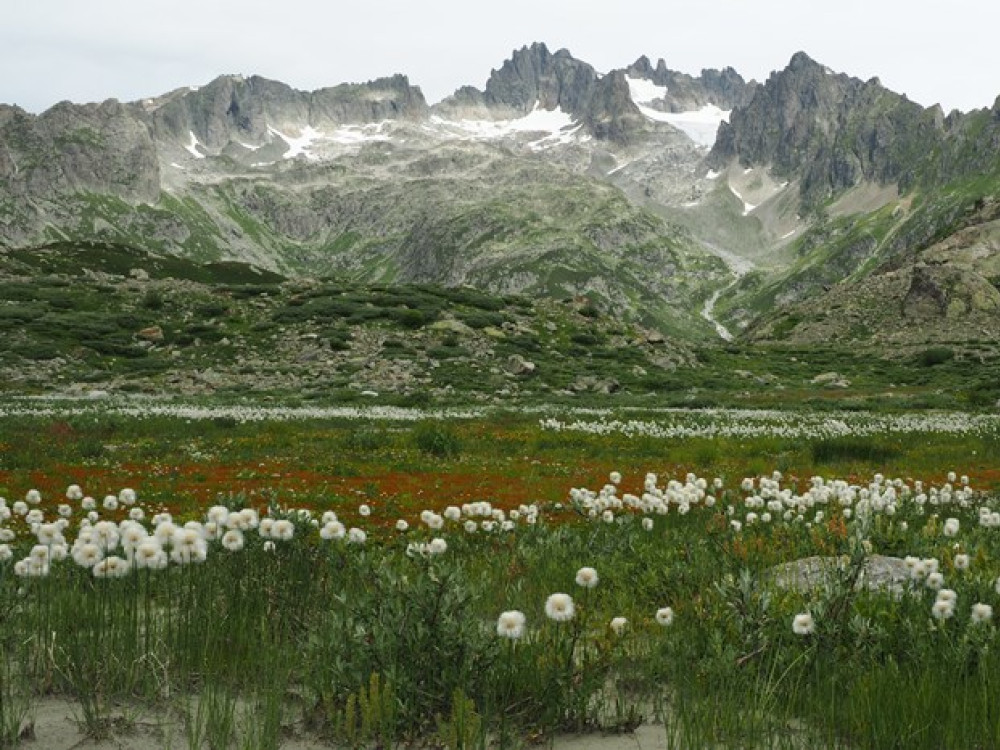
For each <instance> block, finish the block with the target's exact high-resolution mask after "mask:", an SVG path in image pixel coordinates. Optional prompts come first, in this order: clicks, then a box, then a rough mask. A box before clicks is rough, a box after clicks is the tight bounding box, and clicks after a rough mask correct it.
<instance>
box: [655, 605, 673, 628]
mask: <svg viewBox="0 0 1000 750" xmlns="http://www.w3.org/2000/svg"><path fill="white" fill-rule="evenodd" d="M656 622H657V624H658V625H662V626H663V627H665V628H666V627H669V626H671V625H673V623H674V610H673V609H672V608H671V607H660V608H659V609H658V610H656Z"/></svg>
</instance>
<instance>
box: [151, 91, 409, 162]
mask: <svg viewBox="0 0 1000 750" xmlns="http://www.w3.org/2000/svg"><path fill="white" fill-rule="evenodd" d="M151 106H152V107H154V109H153V111H152V119H153V123H154V127H155V131H156V134H157V137H158V138H160V139H163V140H173V141H175V142H177V143H180V144H182V145H187V144H188V143H189V139H190V136H191V134H194V136H195V138H196V140H197V142H198V143H199V144H201V145H203V146H205V147H207V148H208V149H212V150H218V149H222V148H224V147H225V146H227V145H228V144H229V143H238V144H244V145H249V146H260V145H263V144H265V143H267V142H268V141H269V139H270V129H271V128H277V129H283V128H285V127H289V126H291V127H293V128H295V129H296V130H299V129H301V128H304V127H312V128H316V129H317V130H322V129H324V128H330V127H337V126H341V125H345V124H359V123H374V122H380V121H383V120H394V119H400V118H409V119H419V118H422V117H425V116H426V115H427V111H428V108H427V102H426V100H425V99H424V96H423V94H422V93H421V91H420V89H419V88H417V87H415V86H411V85H410V82H409V79H407V77H406V76H403V75H396V76H393V77H391V78H380V79H377V80H374V81H369V82H368V83H345V84H341V85H339V86H333V87H331V88H324V89H319V90H317V91H311V92H310V91H299V90H297V89H293V88H292V87H291V86H288V85H287V84H284V83H281V82H280V81H271V80H268V79H267V78H262V77H260V76H251V77H250V78H244V77H243V76H220V77H218V78H216V79H215V80H213V81H212V82H211V83H209V84H208V85H207V86H203V87H201V88H198V89H191V90H188V91H186V92H181V93H180V94H176V93H175V94H174V95H172V96H170V97H168V98H167V99H166V100H165V101H164V102H163V103H162V104H159V105H157V103H155V102H154V103H153V104H152V105H151Z"/></svg>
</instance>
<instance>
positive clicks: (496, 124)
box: [425, 102, 583, 151]
mask: <svg viewBox="0 0 1000 750" xmlns="http://www.w3.org/2000/svg"><path fill="white" fill-rule="evenodd" d="M582 127H583V126H582V125H581V124H580V123H578V122H576V121H575V120H573V118H572V116H570V115H569V114H568V113H567V112H564V111H563V110H562V109H561V108H560V107H556V108H555V109H542V108H541V106H540V105H539V103H538V102H535V106H534V107H533V108H532V110H531V112H529V113H528V114H526V115H525V116H524V117H519V118H517V119H514V120H446V119H444V118H443V117H440V116H439V115H433V116H432V117H431V118H430V123H429V125H427V126H425V128H426V130H428V131H430V132H435V133H437V134H440V135H445V136H446V137H447V136H450V137H453V138H459V139H463V140H476V141H490V140H502V139H504V138H510V137H512V136H518V135H530V134H535V133H538V134H542V135H541V137H540V138H538V139H536V140H533V141H531V142H530V143H528V147H529V148H531V149H532V150H534V151H539V150H542V149H545V148H550V147H552V146H556V145H559V144H565V143H570V142H572V141H573V140H575V139H576V137H577V134H578V133H579V131H580V129H581V128H582Z"/></svg>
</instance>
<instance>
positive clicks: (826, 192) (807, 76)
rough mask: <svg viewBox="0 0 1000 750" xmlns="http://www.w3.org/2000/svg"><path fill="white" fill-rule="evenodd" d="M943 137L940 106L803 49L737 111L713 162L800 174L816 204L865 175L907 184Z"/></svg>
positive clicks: (806, 200)
mask: <svg viewBox="0 0 1000 750" xmlns="http://www.w3.org/2000/svg"><path fill="white" fill-rule="evenodd" d="M944 135H945V132H944V127H943V120H942V118H941V115H940V109H939V108H931V109H924V108H923V107H921V106H920V105H919V104H915V103H914V102H911V101H909V100H908V99H907V98H906V97H905V96H901V95H899V94H896V93H893V92H891V91H889V90H888V89H886V88H884V87H883V86H882V85H881V83H880V82H879V80H878V79H877V78H873V79H871V80H870V81H861V80H859V79H856V78H851V77H849V76H846V75H843V74H836V73H833V72H832V71H830V70H829V69H827V68H825V67H824V66H822V65H820V64H819V63H817V62H816V61H814V60H812V59H811V58H810V57H809V56H808V55H806V54H805V53H803V52H799V53H796V54H795V56H794V57H792V59H791V62H790V63H789V64H788V67H786V68H785V69H784V70H782V71H780V72H777V73H774V74H772V75H771V76H770V78H768V80H767V82H766V83H764V84H763V85H762V86H759V87H757V88H756V90H755V91H754V93H753V97H752V98H751V100H750V101H749V102H748V103H747V104H746V105H745V106H742V107H737V108H736V109H734V110H733V112H732V115H731V116H730V119H729V122H728V123H727V124H723V125H722V126H721V127H720V130H719V136H718V139H717V141H716V144H715V147H714V148H713V149H712V152H711V154H710V158H709V161H710V163H711V164H712V165H714V166H716V167H721V166H723V165H725V164H728V163H729V162H731V161H733V160H738V161H739V163H740V164H742V165H744V166H768V167H770V168H771V169H772V171H773V173H774V175H775V176H776V177H781V178H786V179H798V180H799V184H800V193H801V197H802V202H803V204H805V206H806V207H812V206H816V205H818V204H819V203H820V202H822V201H823V200H825V199H826V198H828V197H830V196H832V195H834V194H836V193H838V192H840V191H842V190H845V189H847V188H850V187H853V186H855V185H857V184H859V183H861V182H862V181H865V180H867V181H871V182H876V183H880V184H889V183H898V184H899V185H900V187H901V188H902V189H904V190H905V189H906V188H907V187H909V186H912V185H913V184H914V183H915V181H916V179H917V177H918V174H919V167H920V164H921V162H922V160H923V159H924V158H925V157H926V156H927V155H928V154H929V153H931V152H932V151H933V150H934V149H935V148H936V147H938V146H939V145H940V144H941V143H942V141H943V139H944Z"/></svg>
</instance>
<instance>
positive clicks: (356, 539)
mask: <svg viewBox="0 0 1000 750" xmlns="http://www.w3.org/2000/svg"><path fill="white" fill-rule="evenodd" d="M367 540H368V535H367V534H366V533H365V532H364V531H363V530H361V529H354V528H352V529H351V530H350V531H348V532H347V541H348V543H349V544H364V543H365V542H366V541H367Z"/></svg>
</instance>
